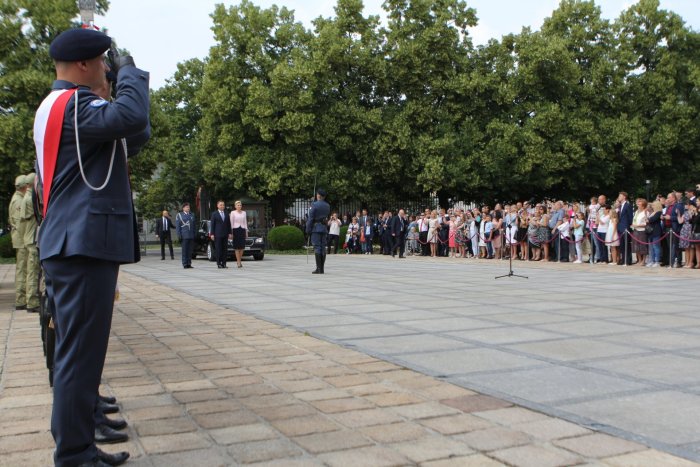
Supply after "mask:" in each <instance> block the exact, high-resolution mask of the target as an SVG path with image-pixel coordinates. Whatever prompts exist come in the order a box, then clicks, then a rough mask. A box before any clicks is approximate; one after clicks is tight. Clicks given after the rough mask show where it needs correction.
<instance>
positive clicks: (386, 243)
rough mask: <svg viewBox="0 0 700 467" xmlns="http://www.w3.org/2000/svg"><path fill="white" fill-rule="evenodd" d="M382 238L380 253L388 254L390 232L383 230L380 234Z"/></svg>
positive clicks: (389, 249) (389, 251)
mask: <svg viewBox="0 0 700 467" xmlns="http://www.w3.org/2000/svg"><path fill="white" fill-rule="evenodd" d="M381 239H382V254H383V255H388V254H389V253H391V234H389V232H384V233H383V234H382V235H381Z"/></svg>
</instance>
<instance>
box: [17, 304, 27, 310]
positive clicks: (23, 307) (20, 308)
mask: <svg viewBox="0 0 700 467" xmlns="http://www.w3.org/2000/svg"><path fill="white" fill-rule="evenodd" d="M26 309H27V305H15V310H26Z"/></svg>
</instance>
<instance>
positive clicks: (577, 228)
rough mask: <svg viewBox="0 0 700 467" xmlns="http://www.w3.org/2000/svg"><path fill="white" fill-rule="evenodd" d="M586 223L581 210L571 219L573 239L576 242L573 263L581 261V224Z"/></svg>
mask: <svg viewBox="0 0 700 467" xmlns="http://www.w3.org/2000/svg"><path fill="white" fill-rule="evenodd" d="M585 224H586V217H585V215H584V214H583V213H582V212H577V213H576V217H575V218H574V220H573V228H574V241H575V242H576V243H575V245H576V261H574V263H575V264H581V263H583V253H582V250H581V248H582V243H583V226H584V225H585Z"/></svg>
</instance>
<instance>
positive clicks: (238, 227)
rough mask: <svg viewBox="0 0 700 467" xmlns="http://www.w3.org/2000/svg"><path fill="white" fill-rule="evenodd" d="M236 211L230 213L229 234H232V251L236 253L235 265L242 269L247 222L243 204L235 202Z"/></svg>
mask: <svg viewBox="0 0 700 467" xmlns="http://www.w3.org/2000/svg"><path fill="white" fill-rule="evenodd" d="M234 206H235V207H236V209H235V210H234V211H231V216H230V217H231V233H233V249H234V250H235V252H236V264H237V265H238V267H239V268H242V267H243V263H241V258H242V257H243V250H245V239H246V238H248V220H247V219H246V215H245V211H244V210H243V203H241V202H240V201H236V203H235V204H234Z"/></svg>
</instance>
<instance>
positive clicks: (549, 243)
mask: <svg viewBox="0 0 700 467" xmlns="http://www.w3.org/2000/svg"><path fill="white" fill-rule="evenodd" d="M699 192H700V185H698V186H696V187H693V188H689V189H687V190H686V191H685V192H684V193H683V192H675V191H674V192H671V193H668V195H666V196H664V195H657V196H656V197H655V199H654V200H652V201H650V200H647V199H645V198H637V199H636V200H631V199H629V196H628V194H627V193H626V192H620V193H619V194H618V196H617V197H616V198H615V199H614V200H608V198H607V197H606V196H605V195H600V196H597V197H592V198H591V199H590V202H589V203H582V202H564V201H549V202H541V203H535V202H531V201H525V202H517V203H514V204H510V205H501V204H495V206H494V207H493V208H491V207H490V206H486V205H485V206H482V207H480V208H471V209H470V208H459V207H454V208H449V209H445V208H440V209H425V210H424V211H423V212H421V213H416V214H412V215H406V213H405V212H404V210H402V209H401V210H398V212H397V213H396V214H394V213H393V212H392V211H388V210H387V211H384V212H379V213H377V214H376V215H375V216H371V215H369V214H368V212H367V210H362V211H357V212H356V213H355V214H354V215H352V214H343V215H342V216H339V215H338V213H332V215H331V217H330V219H329V220H328V235H329V237H328V238H329V240H328V253H338V251H339V250H340V249H341V248H342V251H343V252H344V253H345V254H366V255H370V254H375V253H378V254H384V255H393V256H396V254H397V253H398V255H399V257H400V258H401V257H405V256H407V255H417V256H431V257H454V258H481V259H508V258H512V259H513V260H522V261H558V262H572V263H575V264H582V263H593V264H610V265H632V264H635V265H638V266H646V267H660V266H671V267H681V266H684V267H686V268H693V269H697V268H700V216H699V215H698V206H697V195H698V193H699ZM343 226H347V231H346V233H345V235H344V237H343V238H341V237H340V235H341V229H342V227H343Z"/></svg>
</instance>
